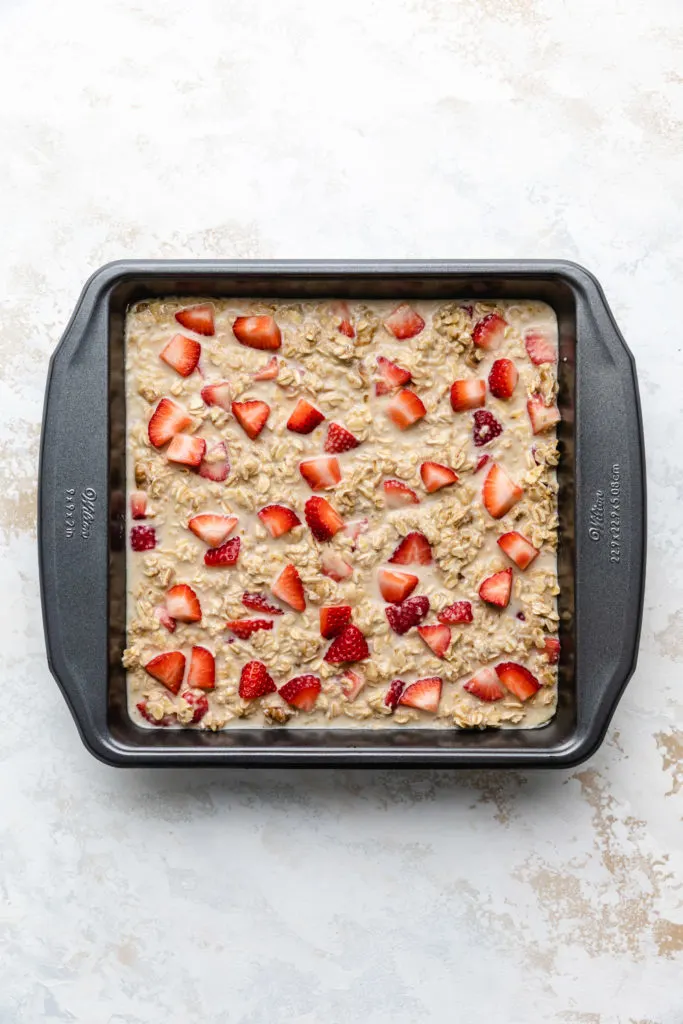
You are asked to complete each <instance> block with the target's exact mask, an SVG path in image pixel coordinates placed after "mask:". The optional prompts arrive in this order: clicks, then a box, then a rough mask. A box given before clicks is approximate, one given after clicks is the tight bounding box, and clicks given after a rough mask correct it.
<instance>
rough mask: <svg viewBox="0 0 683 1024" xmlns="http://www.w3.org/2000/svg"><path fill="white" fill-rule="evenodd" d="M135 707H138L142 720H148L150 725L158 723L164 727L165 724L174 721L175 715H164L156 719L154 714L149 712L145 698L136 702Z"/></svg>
mask: <svg viewBox="0 0 683 1024" xmlns="http://www.w3.org/2000/svg"><path fill="white" fill-rule="evenodd" d="M135 707H136V708H137V709H138V711H139V712H140V714H141V715H142V717H143V718H144V720H145V721H146V722H149V724H150V725H158V726H161V727H164V726H167V725H173V723H174V721H175V715H164V717H163V718H161V719H159V720H157V719H156V718H155V717H154V715H152V714H151V713H150V711H149V709H148V706H147V701H146V700H141V701H140V702H139V703H138V704H136V705H135Z"/></svg>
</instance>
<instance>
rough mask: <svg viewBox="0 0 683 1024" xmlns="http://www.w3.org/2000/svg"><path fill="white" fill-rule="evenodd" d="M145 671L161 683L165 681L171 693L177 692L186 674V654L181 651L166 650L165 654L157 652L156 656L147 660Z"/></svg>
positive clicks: (164, 683)
mask: <svg viewBox="0 0 683 1024" xmlns="http://www.w3.org/2000/svg"><path fill="white" fill-rule="evenodd" d="M145 672H148V673H149V675H150V676H152V678H153V679H156V680H157V681H158V682H159V683H163V685H164V686H165V687H166V689H167V690H170V691H171V693H177V692H178V690H179V689H180V684H181V683H182V681H183V676H184V674H185V655H184V654H181V653H180V651H165V652H164V653H163V654H157V656H156V657H155V658H152V660H151V661H148V662H147V664H146V665H145Z"/></svg>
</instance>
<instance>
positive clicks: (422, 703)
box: [398, 676, 442, 714]
mask: <svg viewBox="0 0 683 1024" xmlns="http://www.w3.org/2000/svg"><path fill="white" fill-rule="evenodd" d="M441 686H442V683H441V679H440V677H439V676H430V677H429V678H428V679H418V680H417V681H416V682H414V683H411V684H410V686H406V688H405V690H404V691H403V693H402V694H401V696H400V697H399V700H398V703H399V704H400V705H401V706H405V707H408V708H417V709H418V711H429V712H431V713H432V714H436V712H437V711H438V710H439V701H440V700H441Z"/></svg>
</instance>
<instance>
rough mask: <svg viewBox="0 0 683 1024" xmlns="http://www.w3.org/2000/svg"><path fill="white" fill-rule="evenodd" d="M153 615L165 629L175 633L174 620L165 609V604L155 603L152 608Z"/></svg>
mask: <svg viewBox="0 0 683 1024" xmlns="http://www.w3.org/2000/svg"><path fill="white" fill-rule="evenodd" d="M154 617H155V618H156V619H158V620H159V622H160V623H161V625H162V626H163V627H164V629H167V630H168V631H169V633H175V626H176V622H175V619H172V618H171V616H170V615H169V614H168V612H167V611H166V605H163V604H159V605H157V606H156V608H155V609H154Z"/></svg>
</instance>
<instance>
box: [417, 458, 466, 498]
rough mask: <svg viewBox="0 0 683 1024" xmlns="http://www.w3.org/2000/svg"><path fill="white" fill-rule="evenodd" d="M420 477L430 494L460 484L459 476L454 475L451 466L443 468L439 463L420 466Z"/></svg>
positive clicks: (427, 463) (425, 463) (424, 463)
mask: <svg viewBox="0 0 683 1024" xmlns="http://www.w3.org/2000/svg"><path fill="white" fill-rule="evenodd" d="M420 476H421V477H422V483H423V484H424V485H425V490H426V491H427V493H428V494H432V493H433V492H434V491H440V490H441V488H442V487H450V486H451V484H457V482H458V474H457V473H454V472H453V470H452V469H451V468H450V467H449V466H442V465H441V463H439V462H423V463H422V465H421V466H420Z"/></svg>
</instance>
